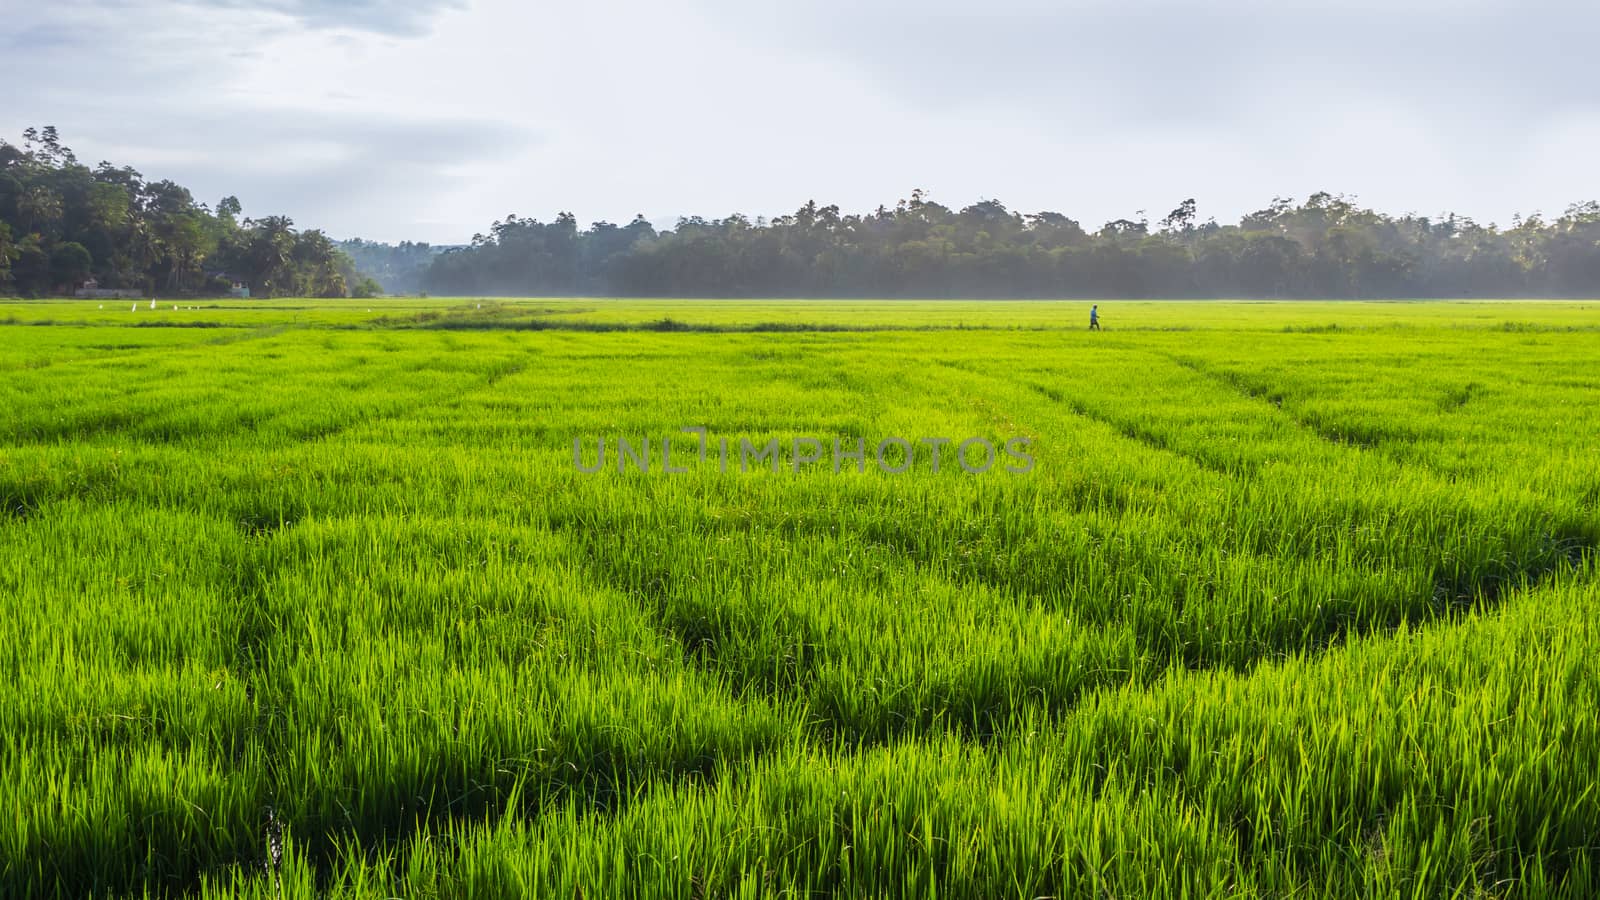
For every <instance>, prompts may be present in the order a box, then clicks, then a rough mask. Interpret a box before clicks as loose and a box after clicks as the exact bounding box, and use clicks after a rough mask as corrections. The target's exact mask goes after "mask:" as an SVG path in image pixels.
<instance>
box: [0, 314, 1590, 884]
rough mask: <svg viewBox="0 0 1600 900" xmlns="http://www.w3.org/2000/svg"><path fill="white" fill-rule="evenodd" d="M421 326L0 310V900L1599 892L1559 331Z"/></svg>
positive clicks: (1581, 582) (1579, 371) (983, 317)
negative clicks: (673, 445) (1027, 455)
mask: <svg viewBox="0 0 1600 900" xmlns="http://www.w3.org/2000/svg"><path fill="white" fill-rule="evenodd" d="M479 302H480V301H476V300H473V301H461V300H446V301H370V302H369V301H276V302H272V303H264V304H249V305H247V304H245V303H241V302H233V303H231V304H228V305H227V308H222V305H214V306H212V307H209V308H207V309H205V310H195V311H189V310H180V311H177V312H173V311H171V310H170V308H169V309H167V310H166V311H165V312H161V311H156V312H150V311H148V310H141V311H140V312H138V313H130V312H129V311H128V309H127V307H126V306H122V307H121V308H120V310H113V309H106V310H100V309H98V308H97V306H98V304H95V303H87V304H86V303H53V304H52V303H14V304H12V303H6V304H0V320H7V318H8V317H10V318H11V319H14V320H15V323H14V324H10V325H0V411H3V412H0V611H3V613H4V615H3V616H0V646H3V647H4V649H3V650H0V773H3V775H4V777H3V778H0V895H3V896H13V895H15V896H63V897H65V896H84V895H95V896H105V895H114V896H141V895H170V896H177V895H245V896H261V897H270V896H276V895H277V894H278V892H279V891H280V881H281V891H282V893H283V895H285V896H313V895H317V896H325V895H331V896H352V897H355V896H362V897H365V896H495V897H499V896H505V897H518V896H561V897H570V896H582V897H609V896H622V895H642V896H662V897H683V898H702V897H719V896H764V895H772V894H779V893H784V892H788V893H789V894H790V895H796V896H824V895H832V896H849V897H879V896H919V897H922V896H927V897H933V896H956V897H1010V896H1015V897H1038V896H1086V897H1087V896H1108V895H1109V896H1128V895H1132V896H1169V895H1170V896H1181V895H1185V894H1187V895H1190V896H1208V895H1246V896H1283V895H1290V894H1309V895H1336V896H1351V897H1354V896H1377V895H1383V896H1389V895H1404V896H1417V897H1433V896H1451V895H1459V896H1471V895H1492V896H1529V897H1543V896H1571V897H1583V896H1590V895H1593V894H1594V893H1595V892H1596V891H1597V890H1600V871H1597V869H1596V866H1597V863H1600V855H1597V854H1600V849H1597V846H1600V845H1597V844H1596V841H1595V837H1594V836H1595V835H1596V834H1600V791H1597V789H1596V788H1595V781H1594V773H1595V772H1596V771H1600V743H1597V741H1596V739H1597V737H1600V735H1597V734H1596V721H1597V719H1596V718H1595V716H1594V715H1593V712H1592V711H1593V710H1594V709H1595V708H1600V674H1597V672H1596V669H1595V668H1594V666H1593V664H1592V662H1590V660H1591V659H1593V658H1597V657H1600V633H1597V630H1596V617H1595V611H1596V609H1597V601H1600V596H1597V593H1596V591H1597V585H1600V580H1597V578H1596V572H1595V558H1594V548H1595V547H1596V545H1597V544H1600V467H1597V466H1595V465H1594V462H1593V452H1594V446H1595V444H1594V435H1595V427H1596V423H1597V422H1600V376H1597V375H1596V374H1595V373H1597V372H1600V336H1597V334H1596V325H1600V305H1593V304H1584V303H1565V304H1563V303H1514V304H1493V303H1477V304H1437V303H1435V304H1368V303H1349V304H1346V303H1340V304H1243V303H1176V302H1173V303H1116V304H1111V303H1108V304H1103V305H1102V315H1103V317H1104V320H1105V322H1106V325H1107V327H1108V329H1109V330H1108V331H1106V332H1103V333H1100V334H1089V333H1087V332H1086V331H1082V329H1081V328H1080V327H1079V325H1080V323H1079V320H1080V319H1083V318H1085V317H1086V310H1087V305H1086V304H1081V303H1070V304H1050V303H1001V304H976V303H959V302H950V303H946V302H939V303H910V302H905V303H888V302H884V303H871V304H845V303H837V302H821V301H818V302H799V303H789V304H781V303H745V302H739V303H726V302H720V301H719V302H710V301H707V302H704V303H694V302H671V303H651V302H643V301H597V300H570V301H560V300H556V301H553V300H529V301H515V302H502V301H482V304H483V308H482V309H479V306H478V304H479ZM107 305H108V306H111V304H107ZM369 307H370V308H371V309H372V310H373V311H372V313H370V314H368V313H367V312H365V310H366V309H368V308H369ZM147 313H148V316H147V315H146V314H147ZM156 315H161V316H170V317H174V319H176V318H177V317H182V316H192V317H194V321H199V322H205V323H209V325H219V326H225V327H209V325H208V327H195V328H177V327H154V328H152V327H146V326H147V325H148V324H149V323H150V322H151V321H152V317H154V316H156ZM118 317H122V318H118ZM663 319H671V320H672V321H673V322H674V323H676V324H675V325H674V327H673V328H671V329H660V328H658V327H657V325H658V323H659V322H660V321H661V320H663ZM551 320H555V321H557V323H558V325H559V323H563V322H564V323H576V324H575V325H573V326H572V327H567V326H565V325H561V326H560V327H555V328H544V327H541V328H539V329H534V328H528V327H523V326H522V325H521V324H520V323H524V322H533V321H551ZM43 321H50V322H56V323H60V324H57V325H53V326H52V325H41V324H25V323H39V322H43ZM68 323H76V324H70V325H69V324H68ZM1505 323H1515V324H1514V325H1513V326H1512V327H1509V328H1508V327H1505ZM168 324H171V323H168ZM441 324H443V325H445V326H447V327H438V326H440V325H441ZM1328 325H1337V326H1338V327H1337V328H1327V327H1324V326H1328ZM617 326H626V327H624V328H622V330H615V327H617ZM679 326H683V327H679ZM702 326H703V327H702ZM776 326H783V327H782V328H779V327H776ZM752 327H753V328H755V330H748V329H750V328H752ZM861 329H867V330H861ZM1169 329H1178V330H1169ZM1080 332H1082V333H1080ZM690 425H698V426H704V427H706V428H708V429H709V430H710V432H711V433H712V435H713V437H715V436H718V435H721V436H727V437H730V438H732V439H734V440H737V439H738V438H739V437H748V438H750V439H751V440H752V441H755V442H758V443H760V442H764V441H766V440H768V439H770V438H778V439H780V442H787V441H790V440H791V439H793V438H794V437H796V436H810V437H816V438H819V439H822V440H825V441H830V442H831V440H832V439H833V438H835V437H838V438H841V439H843V440H847V441H854V440H855V439H857V438H864V439H866V440H868V441H876V440H878V439H880V438H883V437H887V436H901V437H905V438H907V439H909V440H911V441H913V442H914V441H916V440H917V439H918V438H921V437H950V438H954V439H957V440H960V439H962V438H966V437H972V436H980V437H984V438H986V439H988V440H990V441H992V442H995V443H997V444H998V443H1003V442H1004V440H1005V439H1006V438H1008V437H1014V436H1021V437H1025V438H1027V439H1029V440H1030V441H1031V442H1032V447H1033V453H1034V455H1035V457H1036V466H1035V467H1034V469H1033V471H1031V472H1028V473H1025V474H1012V473H1006V472H1004V471H993V472H990V473H987V474H984V475H970V474H966V473H964V472H962V471H961V470H960V468H959V467H956V466H952V465H949V461H948V459H947V460H946V465H945V466H943V467H942V468H941V470H940V471H939V472H938V473H937V474H935V473H934V472H933V471H932V467H931V458H930V455H929V450H928V448H927V447H925V446H924V447H920V448H919V449H918V450H917V455H916V458H915V460H914V463H915V465H913V467H912V469H911V471H910V472H908V473H906V474H902V475H889V474H885V473H882V472H880V471H876V470H875V469H874V468H873V467H871V466H868V470H867V471H866V472H864V473H856V472H854V471H848V470H847V471H845V472H843V473H840V474H834V473H833V472H832V470H831V467H830V466H829V465H827V464H826V463H824V464H821V465H816V466H812V467H807V468H804V469H803V470H802V471H799V472H795V471H793V470H792V469H791V468H790V467H788V466H784V467H782V468H781V471H779V472H777V473H774V472H772V471H770V470H763V471H757V472H746V473H740V472H738V471H730V472H727V473H723V472H721V471H719V470H718V468H717V467H716V466H715V465H714V464H708V465H704V466H694V467H692V468H693V470H692V471H691V472H689V473H686V474H673V475H668V474H666V473H662V472H659V471H655V472H651V473H649V474H640V473H637V472H634V473H623V474H619V473H618V472H617V471H616V470H615V468H614V467H613V468H610V469H608V470H607V471H605V472H602V473H598V474H584V473H581V472H578V471H575V470H574V467H573V464H572V442H573V439H574V438H575V437H576V438H583V439H585V440H588V441H590V442H591V444H590V446H591V448H592V442H593V441H594V440H596V439H599V438H601V437H605V438H607V439H615V438H617V437H626V438H629V439H639V440H642V439H644V438H650V437H653V438H656V439H657V440H659V439H660V438H661V437H663V436H668V435H676V436H677V438H676V440H677V442H678V444H677V446H678V447H679V449H681V450H684V451H685V452H684V454H683V455H682V456H681V457H680V456H675V458H678V459H687V458H688V457H689V456H690V454H689V453H688V450H689V448H690V444H691V442H690V440H689V439H688V438H687V437H686V436H684V435H681V434H679V432H678V429H680V428H682V427H684V426H690ZM675 453H676V451H675ZM657 461H658V462H659V458H658V460H657ZM785 462H787V458H786V460H785ZM269 815H270V819H271V820H272V821H276V822H280V823H282V825H283V827H284V840H285V843H284V857H283V865H282V869H281V872H278V873H273V872H271V871H270V867H268V866H265V865H264V863H266V862H267V861H268V859H269V851H268V847H267V837H266V835H267V832H266V830H265V829H266V827H267V823H268V821H269Z"/></svg>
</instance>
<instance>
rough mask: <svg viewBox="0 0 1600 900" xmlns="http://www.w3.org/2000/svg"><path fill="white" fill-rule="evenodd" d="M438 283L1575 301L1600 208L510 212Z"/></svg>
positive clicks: (531, 291) (621, 290)
mask: <svg viewBox="0 0 1600 900" xmlns="http://www.w3.org/2000/svg"><path fill="white" fill-rule="evenodd" d="M423 283H424V285H425V287H426V289H427V290H430V291H432V292H434V293H440V294H508V295H517V294H521V295H563V294H618V295H626V296H660V297H976V298H986V297H1126V298H1137V297H1263V298H1279V297H1281V298H1360V297H1367V298H1383V297H1474V296H1476V297H1569V296H1587V297H1592V296H1596V295H1600V204H1597V203H1594V202H1588V203H1580V204H1575V205H1573V206H1571V207H1569V208H1568V209H1567V210H1566V211H1565V213H1564V214H1562V215H1561V216H1559V217H1556V218H1552V219H1546V218H1545V217H1543V216H1540V215H1530V216H1528V217H1526V218H1523V217H1520V216H1519V217H1518V218H1516V219H1515V220H1514V221H1513V223H1512V226H1511V227H1510V228H1504V229H1502V228H1500V227H1497V226H1495V225H1493V224H1480V223H1478V222H1475V221H1473V220H1472V219H1470V218H1467V217H1465V216H1458V215H1444V216H1440V217H1437V218H1432V217H1426V216H1416V215H1405V216H1398V217H1396V216H1389V215H1385V214H1383V213H1379V212H1375V211H1373V210H1370V209H1365V208H1362V207H1360V206H1358V205H1356V203H1354V202H1353V201H1352V200H1351V199H1349V198H1347V197H1343V196H1336V195H1333V194H1328V193H1317V194H1312V195H1311V196H1310V197H1308V198H1306V199H1305V200H1304V201H1303V202H1300V203H1295V202H1294V201H1292V200H1290V199H1286V198H1278V199H1275V200H1273V201H1272V203H1271V204H1269V205H1268V206H1266V207H1265V208H1263V209H1261V210H1258V211H1256V212H1252V213H1250V214H1249V215H1246V216H1244V217H1243V218H1242V219H1241V221H1240V222H1239V223H1238V224H1237V225H1221V224H1218V223H1217V222H1216V221H1215V220H1209V221H1205V222H1200V221H1199V220H1198V215H1197V208H1196V204H1195V201H1194V200H1184V201H1183V202H1181V203H1179V204H1178V205H1177V206H1176V207H1175V208H1174V209H1173V210H1172V211H1171V212H1169V213H1167V214H1166V215H1165V216H1163V217H1162V218H1160V219H1159V220H1158V221H1157V222H1155V223H1154V224H1152V223H1151V222H1149V221H1148V219H1147V218H1145V217H1143V216H1141V217H1139V218H1137V219H1118V220H1115V221H1111V222H1107V223H1105V224H1104V225H1102V226H1100V227H1099V228H1098V229H1096V230H1093V231H1090V230H1088V229H1086V228H1084V227H1083V226H1082V225H1081V224H1080V223H1079V222H1077V221H1076V220H1074V219H1071V218H1069V217H1068V216H1066V215H1063V214H1061V213H1056V212H1038V213H1032V214H1026V215H1024V214H1021V213H1018V212H1015V211H1012V210H1010V209H1008V208H1006V206H1005V205H1004V204H1002V203H1001V202H999V201H997V200H985V201H983V202H981V203H975V204H973V205H970V206H967V207H964V208H962V209H952V208H950V207H946V206H944V205H941V204H939V203H936V202H934V201H932V200H931V199H929V198H928V196H927V195H926V194H925V193H923V192H922V191H915V192H913V193H912V195H911V197H910V198H909V199H906V200H902V201H900V202H899V203H897V204H895V206H894V207H893V208H889V207H884V206H880V207H879V208H878V209H877V210H875V211H874V212H872V213H870V214H867V215H846V214H842V213H841V212H840V210H839V207H837V206H818V205H817V204H816V203H815V202H811V203H807V204H806V205H804V206H802V207H801V208H800V209H798V210H797V211H796V212H795V213H794V214H793V215H788V216H780V217H777V218H774V219H771V220H763V219H756V220H751V219H750V218H749V217H747V216H744V215H739V214H735V215H731V216H728V217H727V218H723V219H712V220H706V219H702V218H699V217H691V218H684V219H680V220H679V221H678V223H677V227H676V228H673V229H671V230H668V231H664V232H657V231H656V229H655V228H654V227H652V226H651V224H650V223H649V222H646V221H645V220H644V219H643V218H642V217H640V218H635V219H634V220H633V221H632V222H631V223H629V224H628V225H626V226H617V225H614V224H611V223H608V222H600V223H597V224H595V225H594V226H592V227H590V228H588V229H584V230H581V231H580V230H579V229H578V227H577V220H576V219H575V218H574V217H573V216H572V214H571V213H562V214H560V215H558V216H557V217H556V219H555V221H553V222H548V223H542V222H539V221H537V220H535V219H527V218H518V217H517V216H508V217H507V218H506V219H504V220H503V221H498V222H495V223H494V225H493V227H492V228H491V229H490V232H489V233H488V234H486V235H485V234H480V235H476V236H474V238H473V240H472V244H471V245H470V246H468V247H464V248H459V249H452V250H448V251H446V252H444V253H442V254H440V255H438V256H437V257H436V258H435V259H434V260H433V262H432V264H431V265H430V266H429V268H428V270H427V272H426V274H425V276H424V278H423Z"/></svg>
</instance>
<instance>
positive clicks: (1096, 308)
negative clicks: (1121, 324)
mask: <svg viewBox="0 0 1600 900" xmlns="http://www.w3.org/2000/svg"><path fill="white" fill-rule="evenodd" d="M1089 330H1090V331H1099V330H1100V304H1098V303H1096V304H1095V305H1093V306H1091V307H1089Z"/></svg>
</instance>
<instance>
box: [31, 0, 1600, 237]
mask: <svg viewBox="0 0 1600 900" xmlns="http://www.w3.org/2000/svg"><path fill="white" fill-rule="evenodd" d="M1597 45H1600V6H1597V5H1596V4H1595V3H1593V2H1592V0H1564V2H1541V0H1385V2H1380V0H1337V2H1334V0H1208V2H1182V3H1180V2H1176V0H1054V2H1050V0H987V2H954V0H811V2H807V0H788V2H762V0H679V2H672V0H654V2H651V0H569V2H565V3H546V2H540V0H189V2H171V0H0V84H3V85H5V87H4V88H0V92H3V93H0V97H3V102H0V137H4V138H6V139H8V140H11V141H12V142H17V141H19V140H20V134H21V132H22V129H23V128H25V127H27V126H28V125H49V124H53V125H56V126H57V127H59V128H60V130H61V134H62V137H63V139H64V141H65V143H66V144H68V145H69V146H71V147H72V148H73V149H74V150H75V151H77V153H78V155H79V157H80V158H81V159H83V160H84V161H85V162H88V163H91V164H93V163H94V162H97V161H99V160H101V159H108V160H111V161H112V162H114V163H116V164H118V165H131V166H133V167H134V168H136V169H138V170H140V171H141V172H143V173H144V174H145V175H146V177H149V178H170V179H172V180H174V181H177V182H179V183H181V184H184V185H186V186H188V187H189V188H191V189H192V190H193V191H194V192H195V194H196V196H197V197H198V198H199V199H201V200H203V201H205V202H207V203H210V204H212V205H215V203H216V201H217V200H218V199H219V198H221V197H222V196H224V195H226V194H236V195H238V197H239V198H240V200H241V201H243V203H244V207H245V213H246V214H247V215H252V214H253V215H267V214H271V213H283V214H287V215H289V216H291V217H292V218H294V220H295V221H296V224H298V225H300V226H302V227H321V228H323V229H325V230H326V231H328V232H329V233H330V234H332V235H333V236H335V237H356V236H361V237H367V238H371V239H377V240H387V241H398V240H402V239H413V240H426V241H431V242H434V243H460V242H465V241H466V240H467V239H469V238H470V237H471V236H472V234H473V233H474V232H475V231H486V230H487V227H488V225H489V223H490V222H491V221H493V220H494V219H497V218H500V217H502V216H504V215H506V214H507V213H512V212H515V213H517V214H519V215H525V216H534V217H536V218H539V219H543V220H549V219H550V218H552V217H553V216H554V215H555V213H557V212H558V211H561V210H571V211H572V212H574V213H576V214H577V216H578V218H579V220H580V221H582V222H586V223H587V222H590V221H593V220H596V219H608V220H611V221H618V222H624V221H627V220H628V219H630V218H632V216H633V215H634V214H635V213H643V214H644V215H645V216H646V217H647V218H650V219H652V220H653V221H656V222H657V223H658V224H670V223H671V222H672V221H673V220H674V219H675V218H676V217H677V216H679V215H687V214H698V215H703V216H706V217H719V216H723V215H726V214H728V213H731V212H736V211H738V212H745V213H747V214H749V215H752V216H756V215H768V216H770V215H776V214H783V213H788V212H792V211H793V210H794V209H795V208H796V207H798V206H800V205H801V204H802V203H804V202H805V201H806V200H807V199H810V198H815V199H816V200H818V201H819V202H821V203H830V202H832V203H838V204H839V205H840V206H841V207H842V208H843V209H844V210H845V211H847V212H863V211H868V210H871V209H872V208H874V207H876V206H877V205H878V204H880V203H882V204H885V205H891V206H892V205H893V204H894V202H895V201H896V200H897V199H899V198H901V197H905V196H907V195H908V194H909V193H910V191H911V190H912V189H913V188H918V187H921V188H925V189H926V190H927V191H928V192H929V193H930V195H931V197H932V198H933V199H934V200H937V201H939V202H942V203H945V204H947V205H950V206H956V207H959V206H964V205H966V204H968V203H972V202H975V201H978V200H983V199H999V200H1001V201H1003V202H1005V203H1006V204H1007V205H1008V206H1010V207H1011V208H1013V209H1018V210H1021V211H1023V212H1034V211H1038V210H1046V209H1048V210H1054V211H1058V212H1063V213H1066V214H1068V215H1070V216H1072V217H1073V218H1076V219H1079V220H1080V221H1082V222H1083V223H1084V224H1085V225H1086V226H1089V227H1091V228H1094V227H1098V226H1099V225H1101V224H1103V223H1104V222H1106V221H1107V220H1110V219H1115V218H1121V217H1134V215H1135V213H1136V212H1137V211H1138V210H1146V211H1147V212H1148V214H1149V217H1150V218H1151V219H1152V220H1154V219H1158V218H1160V217H1161V216H1162V215H1163V214H1164V213H1165V212H1167V211H1168V210H1170V209H1171V208H1172V207H1174V206H1175V205H1177V203H1178V201H1180V200H1182V199H1184V198H1186V197H1195V198H1196V199H1197V200H1198V201H1199V206H1200V216H1201V218H1202V219H1204V218H1207V217H1209V216H1215V217H1216V218H1217V219H1218V220H1219V221H1223V222H1229V221H1236V220H1237V218H1238V217H1239V216H1240V215H1241V214H1243V213H1245V212H1248V211H1250V210H1252V209H1257V208H1260V207H1262V206H1265V205H1266V204H1267V202H1268V201H1270V200H1271V199H1272V198H1273V197H1274V196H1277V195H1285V196H1291V197H1295V198H1303V197H1304V196H1306V195H1307V194H1308V193H1311V192H1313V191H1317V190H1328V191H1331V192H1335V193H1340V192H1343V193H1347V194H1352V195H1354V196H1355V197H1356V198H1357V199H1358V200H1359V201H1361V202H1362V203H1364V204H1368V205H1371V206H1374V207H1376V208H1378V209H1382V210H1385V211H1388V212H1395V213H1400V212H1418V213H1424V214H1435V213H1439V212H1442V211H1445V210H1454V211H1457V212H1460V213H1463V214H1466V215H1470V216H1473V217H1475V218H1478V219H1480V220H1491V221H1499V222H1505V221H1508V220H1509V219H1510V217H1511V215H1512V214H1513V213H1514V212H1519V211H1520V212H1524V213H1526V212H1530V211H1533V210H1543V211H1544V212H1546V213H1559V212H1560V211H1561V210H1562V209H1563V208H1565V207H1566V206H1567V204H1569V203H1571V202H1574V201H1577V200H1587V199H1600V166H1597V165H1596V161H1597V160H1600V88H1597V86H1596V85H1597V83H1600V78H1597V76H1596V74H1595V70H1594V63H1593V58H1594V53H1595V50H1594V48H1595V47H1596V46H1597Z"/></svg>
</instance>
